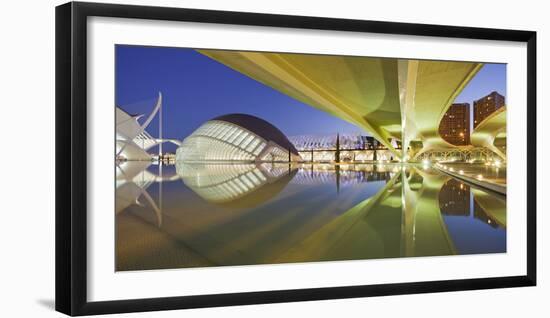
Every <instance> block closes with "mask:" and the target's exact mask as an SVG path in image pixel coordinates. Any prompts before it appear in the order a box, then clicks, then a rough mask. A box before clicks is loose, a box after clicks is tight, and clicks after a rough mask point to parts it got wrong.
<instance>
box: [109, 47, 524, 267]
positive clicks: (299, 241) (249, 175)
mask: <svg viewBox="0 0 550 318" xmlns="http://www.w3.org/2000/svg"><path fill="white" fill-rule="evenodd" d="M114 54H115V70H114V74H115V88H114V89H115V105H114V111H115V112H116V114H115V118H116V136H113V137H114V138H115V144H116V149H114V151H115V155H114V164H113V174H114V178H115V185H116V186H115V188H116V190H115V191H116V193H115V207H114V208H115V227H116V228H115V241H116V242H114V244H115V254H116V255H115V270H116V271H141V270H158V269H185V268H196V267H215V266H242V265H247V266H252V265H266V264H282V263H308V262H322V261H357V260H374V259H387V258H398V257H426V256H430V257H443V256H444V257H453V258H454V257H465V256H464V255H469V254H489V253H506V252H507V244H506V239H507V231H506V228H507V221H506V219H507V218H506V217H507V213H506V184H507V182H506V180H507V179H506V167H507V160H506V157H507V156H506V154H507V147H506V114H507V113H506V88H507V65H506V64H505V63H489V62H487V61H483V62H480V61H455V60H422V59H408V58H401V57H399V58H396V57H376V56H347V55H323V54H312V53H295V52H291V53H289V52H261V51H236V50H223V49H203V48H185V47H181V48H180V47H158V46H141V45H123V44H117V45H115V47H114ZM512 151H513V149H512Z"/></svg>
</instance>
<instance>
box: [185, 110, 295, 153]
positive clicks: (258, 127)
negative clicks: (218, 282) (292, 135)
mask: <svg viewBox="0 0 550 318" xmlns="http://www.w3.org/2000/svg"><path fill="white" fill-rule="evenodd" d="M176 159H177V160H181V161H187V162H204V161H219V162H232V161H239V162H288V161H298V160H301V158H300V155H299V154H298V151H297V150H296V148H295V147H294V145H293V144H292V143H291V142H290V141H289V140H288V138H287V137H286V136H285V135H284V134H283V133H282V132H281V131H280V130H279V129H277V128H276V127H275V126H273V125H272V124H270V123H268V122H267V121H265V120H263V119H260V118H258V117H255V116H251V115H246V114H229V115H224V116H220V117H216V118H214V119H211V120H209V121H207V122H205V123H204V124H202V125H201V126H200V127H199V128H198V129H197V130H195V131H194V132H193V133H192V134H191V135H190V136H188V137H187V138H185V139H184V140H183V142H182V144H181V146H180V147H179V148H178V150H177V152H176Z"/></svg>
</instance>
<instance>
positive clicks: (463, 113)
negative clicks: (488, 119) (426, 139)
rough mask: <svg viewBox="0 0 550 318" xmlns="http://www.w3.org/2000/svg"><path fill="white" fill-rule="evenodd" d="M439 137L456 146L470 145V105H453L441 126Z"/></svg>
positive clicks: (444, 116) (442, 120)
mask: <svg viewBox="0 0 550 318" xmlns="http://www.w3.org/2000/svg"><path fill="white" fill-rule="evenodd" d="M439 135H441V137H442V138H443V139H444V140H445V141H447V142H448V143H450V144H452V145H455V146H467V145H469V144H470V104H468V103H458V104H452V105H451V107H449V109H448V110H447V112H446V113H445V115H443V118H442V119H441V122H440V124H439Z"/></svg>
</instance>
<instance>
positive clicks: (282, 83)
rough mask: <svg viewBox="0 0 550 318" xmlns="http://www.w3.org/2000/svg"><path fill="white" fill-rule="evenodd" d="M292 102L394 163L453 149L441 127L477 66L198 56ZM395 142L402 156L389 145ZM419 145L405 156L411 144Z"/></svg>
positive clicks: (338, 58) (219, 54)
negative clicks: (370, 139)
mask: <svg viewBox="0 0 550 318" xmlns="http://www.w3.org/2000/svg"><path fill="white" fill-rule="evenodd" d="M199 52H200V53H202V54H204V55H207V56H209V57H211V58H212V59H214V60H216V61H219V62H221V63H223V64H225V65H227V66H229V67H231V68H233V69H235V70H237V71H239V72H241V73H243V74H246V75H248V76H250V77H251V78H254V79H256V80H258V81H259V82H262V83H264V84H266V85H268V86H270V87H272V88H274V89H276V90H278V91H281V92H283V93H284V94H287V95H289V96H291V97H293V98H295V99H297V100H300V101H302V102H304V103H306V104H308V105H311V106H313V107H315V108H318V109H320V110H323V111H326V112H328V113H330V114H332V115H334V116H336V117H339V118H341V119H344V120H346V121H348V122H350V123H353V124H355V125H357V126H358V127H360V128H362V129H364V130H365V131H368V132H369V133H370V134H372V136H374V137H375V138H376V139H377V140H378V141H380V142H381V143H382V144H383V145H384V146H385V147H386V148H387V149H389V150H390V151H391V152H393V154H394V155H395V156H396V157H400V158H404V159H405V160H406V159H408V156H409V155H412V156H418V155H420V154H422V153H424V152H427V151H431V150H445V149H454V148H456V146H454V145H451V144H449V143H448V142H446V141H445V140H444V139H443V138H442V137H441V136H440V135H439V123H440V122H441V119H442V118H443V116H444V114H445V112H446V111H447V110H448V108H449V107H450V105H451V104H452V102H453V101H454V99H455V97H456V96H457V95H458V94H459V93H460V92H461V91H462V89H463V88H464V87H465V86H466V84H467V83H468V82H469V81H470V80H471V79H472V78H473V76H474V75H475V74H476V73H477V72H478V70H479V69H480V68H481V67H482V64H481V63H474V62H450V61H425V60H401V59H392V58H374V57H357V56H333V55H313V54H291V53H264V52H239V51H218V50H199ZM392 139H397V140H401V141H402V143H403V147H402V148H403V150H402V151H398V150H397V149H395V147H394V146H393V145H392V144H391V142H390V141H391V140H392ZM413 142H414V144H415V145H418V144H419V145H420V147H419V148H418V149H414V150H413V151H411V153H410V154H407V151H408V149H409V146H411V145H412V144H411V143H413Z"/></svg>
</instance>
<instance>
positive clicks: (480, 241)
mask: <svg viewBox="0 0 550 318" xmlns="http://www.w3.org/2000/svg"><path fill="white" fill-rule="evenodd" d="M116 185H117V190H116V269H117V270H119V271H122V270H147V269H164V268H186V267H205V266H224V265H250V264H273V263H289V262H314V261H337V260H355V259H375V258H390V257H413V256H437V255H461V254H475V253H503V252H506V198H505V197H504V196H501V195H498V194H494V193H489V192H486V191H483V190H481V189H478V188H474V187H470V186H469V185H468V184H466V183H464V182H462V181H459V180H457V179H454V178H452V177H450V176H448V175H446V174H441V173H440V172H438V171H437V170H435V169H433V168H429V167H421V166H412V165H398V164H385V165H374V164H349V165H344V164H342V165H332V164H313V165H312V164H292V165H289V164H257V165H256V164H189V163H177V164H176V165H174V166H162V167H159V166H156V165H150V164H149V163H142V162H124V163H121V164H120V165H119V166H117V182H116Z"/></svg>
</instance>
